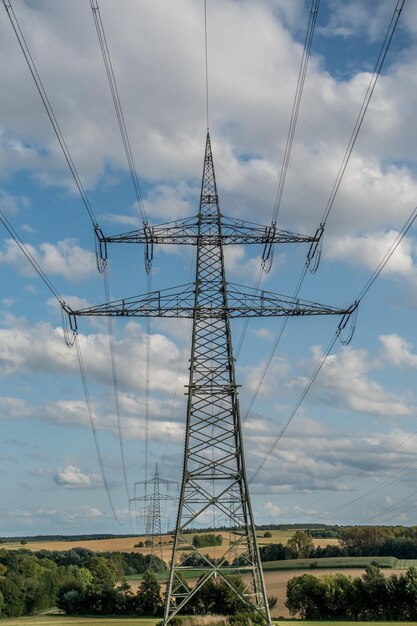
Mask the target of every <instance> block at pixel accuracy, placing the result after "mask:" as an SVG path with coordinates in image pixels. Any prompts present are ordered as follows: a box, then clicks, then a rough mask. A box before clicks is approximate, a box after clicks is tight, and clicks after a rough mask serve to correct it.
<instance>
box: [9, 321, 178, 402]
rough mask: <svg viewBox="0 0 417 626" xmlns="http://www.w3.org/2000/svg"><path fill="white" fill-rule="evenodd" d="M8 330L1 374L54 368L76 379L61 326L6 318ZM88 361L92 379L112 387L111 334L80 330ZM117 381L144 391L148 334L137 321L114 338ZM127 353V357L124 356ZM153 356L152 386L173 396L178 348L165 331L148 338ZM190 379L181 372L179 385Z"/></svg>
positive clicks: (73, 358) (74, 361)
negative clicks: (31, 323)
mask: <svg viewBox="0 0 417 626" xmlns="http://www.w3.org/2000/svg"><path fill="white" fill-rule="evenodd" d="M8 323H9V326H11V327H10V328H2V329H0V374H2V375H3V376H7V375H10V374H12V373H16V372H24V371H26V372H27V371H31V372H39V371H43V372H50V373H55V374H57V373H62V374H72V375H77V377H78V361H77V358H76V353H75V350H72V351H71V350H69V349H68V348H67V346H66V345H65V343H64V341H63V335H62V330H61V329H59V328H53V327H52V326H51V325H50V324H47V323H40V324H37V325H35V326H30V325H28V324H27V323H26V322H24V321H22V320H20V321H18V320H16V318H13V317H12V316H10V317H9V318H8ZM79 344H80V347H81V351H82V355H83V361H84V365H85V367H86V371H87V374H88V376H89V377H92V378H93V379H95V380H96V381H98V382H101V383H104V384H106V385H113V375H112V371H111V365H110V359H109V355H110V352H109V338H108V336H107V335H106V334H101V333H97V334H90V335H82V334H79ZM114 345H115V354H116V364H117V373H118V382H119V385H120V386H121V388H122V389H128V390H130V391H132V390H133V391H138V390H143V389H144V388H145V380H146V358H145V354H146V334H145V333H144V332H143V331H142V329H141V327H140V326H139V324H137V323H136V322H129V323H127V324H126V326H125V328H124V330H123V332H122V333H121V334H120V337H117V338H116V340H115V342H114ZM121 355H123V358H121ZM150 355H151V363H152V366H153V369H152V375H151V378H150V389H151V391H153V392H161V393H166V394H171V393H172V389H173V388H174V385H175V383H176V381H177V361H178V356H179V350H178V348H177V347H176V345H175V344H174V343H173V342H172V341H170V340H169V339H167V338H166V337H165V336H164V335H161V334H153V335H151V337H150ZM186 382H187V377H186V375H185V372H181V373H180V378H179V382H178V384H179V385H180V387H181V386H184V385H185V384H186Z"/></svg>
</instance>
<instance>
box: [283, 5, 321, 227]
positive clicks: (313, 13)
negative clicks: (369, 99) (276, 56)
mask: <svg viewBox="0 0 417 626" xmlns="http://www.w3.org/2000/svg"><path fill="white" fill-rule="evenodd" d="M319 5H320V0H312V3H311V8H310V17H309V21H308V26H307V32H306V37H305V41H304V49H303V56H302V59H301V65H300V70H299V74H298V81H297V88H296V91H295V97H294V103H293V107H292V111H291V120H290V126H289V129H288V135H287V142H286V145H285V151H284V158H283V160H282V167H281V173H280V177H279V183H278V189H277V194H276V197H275V204H274V211H273V217H272V224H276V221H277V219H278V213H279V209H280V206H281V200H282V194H283V191H284V186H285V180H286V177H287V171H288V165H289V162H290V158H291V150H292V145H293V142H294V134H295V129H296V126H297V121H298V113H299V111H300V105H301V99H302V96H303V89H304V83H305V78H306V73H307V66H308V62H309V59H310V53H311V44H312V41H313V35H314V30H315V26H316V20H317V14H318V11H319Z"/></svg>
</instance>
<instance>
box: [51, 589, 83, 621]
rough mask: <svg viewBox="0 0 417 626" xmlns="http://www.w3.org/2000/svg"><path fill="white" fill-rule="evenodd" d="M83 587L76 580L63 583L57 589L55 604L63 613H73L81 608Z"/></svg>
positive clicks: (78, 611)
mask: <svg viewBox="0 0 417 626" xmlns="http://www.w3.org/2000/svg"><path fill="white" fill-rule="evenodd" d="M83 592H84V587H83V585H82V584H81V583H80V582H78V581H72V582H69V583H65V584H64V585H62V587H61V588H60V589H59V591H58V595H57V600H56V605H57V607H58V608H59V609H61V611H64V613H68V614H69V615H74V614H77V613H80V612H81V611H82V608H83Z"/></svg>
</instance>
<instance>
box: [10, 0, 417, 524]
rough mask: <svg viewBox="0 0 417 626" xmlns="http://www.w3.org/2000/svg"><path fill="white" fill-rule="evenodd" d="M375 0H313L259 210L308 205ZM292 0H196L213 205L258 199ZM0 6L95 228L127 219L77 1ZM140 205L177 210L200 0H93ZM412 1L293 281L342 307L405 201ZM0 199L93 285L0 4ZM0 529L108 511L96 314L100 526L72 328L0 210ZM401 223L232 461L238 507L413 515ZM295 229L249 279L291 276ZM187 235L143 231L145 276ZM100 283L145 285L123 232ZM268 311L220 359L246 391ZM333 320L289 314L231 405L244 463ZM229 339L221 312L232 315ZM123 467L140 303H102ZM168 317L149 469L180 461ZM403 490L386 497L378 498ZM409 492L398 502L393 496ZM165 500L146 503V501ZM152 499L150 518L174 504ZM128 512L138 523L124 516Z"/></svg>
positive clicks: (192, 151) (136, 477)
mask: <svg viewBox="0 0 417 626" xmlns="http://www.w3.org/2000/svg"><path fill="white" fill-rule="evenodd" d="M395 4H396V3H395V2H394V1H393V0H383V1H381V2H379V3H377V8H375V3H373V2H367V1H365V0H349V1H345V2H341V1H339V0H328V1H324V0H322V2H321V6H320V11H319V15H318V19H317V27H316V32H315V36H314V40H313V46H312V56H311V59H310V64H309V68H308V73H307V79H306V83H305V88H304V95H303V100H302V104H301V109H300V116H299V124H298V127H297V130H296V134H295V140H294V146H293V152H292V157H291V162H290V167H289V171H288V176H287V184H286V187H285V190H284V195H283V200H282V205H281V211H280V216H279V220H278V225H279V226H280V227H281V228H285V229H290V230H295V231H297V232H302V233H308V234H310V233H313V232H314V231H315V229H316V228H317V226H318V224H319V222H320V219H321V216H322V214H323V211H324V208H325V206H326V203H327V200H328V197H329V195H330V192H331V189H332V186H333V182H334V180H335V177H336V175H337V171H338V168H339V166H340V163H341V160H342V158H343V154H344V151H345V149H346V146H347V144H348V141H349V138H350V134H351V131H352V128H353V125H354V123H355V120H356V116H357V114H358V111H359V108H360V106H361V103H362V100H363V98H364V95H365V92H366V88H367V85H368V83H369V80H370V72H372V68H373V66H374V64H375V61H376V57H377V54H378V52H379V49H380V46H381V43H382V40H383V37H384V35H385V32H386V29H387V26H388V22H389V20H390V18H391V15H392V12H393V10H394V7H395ZM309 5H310V3H309V2H303V1H301V0H255V1H254V0H252V1H250V2H249V1H239V2H238V1H232V0H217V1H216V0H209V2H208V3H207V6H208V36H209V57H208V58H209V84H210V92H209V95H210V98H209V101H210V130H211V137H212V146H213V152H214V159H215V161H214V162H215V168H216V176H217V182H218V191H219V196H220V204H221V208H222V211H223V212H224V214H226V215H230V216H233V217H240V218H242V219H247V220H251V221H256V222H260V223H265V224H268V223H270V221H271V218H272V212H273V207H274V201H275V195H276V189H277V184H278V179H279V172H280V166H281V161H282V156H283V150H284V147H285V141H286V134H287V129H288V124H289V119H290V114H291V105H292V99H293V95H294V90H295V86H296V80H297V75H298V68H299V64H300V60H301V54H302V43H303V40H304V33H305V29H306V25H307V19H308V11H309ZM13 6H14V9H15V12H16V15H17V16H18V18H19V21H20V23H21V27H22V30H23V32H24V33H25V36H26V38H27V42H28V45H29V47H30V49H31V52H32V54H33V57H34V59H35V61H36V64H37V68H38V71H39V73H40V75H41V77H42V80H43V83H44V86H45V89H46V91H47V93H48V96H49V98H50V101H51V103H52V106H53V108H54V111H55V114H56V117H57V119H58V121H59V124H60V127H61V130H62V132H63V135H64V137H65V140H66V142H67V144H68V147H69V149H70V152H71V155H72V158H73V160H74V162H75V164H76V167H77V170H78V172H79V174H80V176H81V178H82V180H83V184H84V185H85V188H86V190H87V194H88V197H89V199H90V202H91V205H92V207H93V210H94V213H95V214H96V216H97V219H98V222H99V224H100V226H101V228H102V230H103V231H104V232H105V233H106V234H115V233H119V232H124V231H126V230H130V229H133V228H136V227H139V226H140V214H139V211H138V208H137V206H136V204H135V196H134V193H133V188H132V185H131V181H130V177H129V172H128V169H127V166H126V161H125V157H124V153H123V147H122V142H121V139H120V136H119V131H118V127H117V121H116V116H115V114H114V110H113V108H112V107H113V105H112V101H111V98H110V93H109V88H108V85H107V82H106V76H105V72H104V67H103V62H102V59H101V54H100V49H99V45H98V40H97V36H96V33H95V28H94V22H93V18H92V15H91V9H90V3H89V2H88V1H87V0H74V1H73V2H71V3H68V2H65V1H64V0H54V1H53V2H52V1H51V0H42V1H38V2H36V3H34V2H30V1H26V2H24V1H22V0H15V1H14V2H13ZM100 9H101V15H102V20H103V23H104V27H105V29H106V35H107V38H108V45H109V48H110V51H111V55H112V62H113V67H114V71H115V74H116V79H117V82H118V87H119V93H120V98H121V102H122V106H123V110H124V114H125V119H126V125H127V128H128V131H129V137H130V141H131V145H132V150H133V154H134V158H135V162H136V166H137V170H138V174H139V178H140V182H141V187H142V192H143V197H144V202H145V207H146V211H147V214H148V217H149V219H150V222H151V223H153V224H156V223H160V222H166V221H170V220H172V219H175V218H176V217H185V216H188V215H193V214H195V213H196V212H197V210H198V195H199V185H200V180H201V170H202V161H203V153H204V142H205V125H206V118H205V76H204V13H203V2H202V1H200V0H198V1H197V0H171V1H170V2H167V1H166V0H165V1H163V0H153V1H152V2H147V1H144V0H143V1H142V0H141V1H140V2H133V0H132V1H131V0H125V2H124V3H123V7H121V6H120V3H114V2H110V1H109V0H100ZM416 37H417V8H416V7H415V5H414V4H413V3H411V2H408V3H406V6H405V9H404V12H403V15H402V16H401V19H400V23H399V27H398V29H397V32H396V34H395V37H394V41H393V44H392V47H391V49H390V51H389V54H388V57H387V62H386V65H385V66H384V70H383V73H382V76H381V77H380V80H379V82H378V84H377V87H376V89H375V92H374V96H373V98H372V101H371V104H370V106H369V110H368V113H367V115H366V118H365V121H364V124H363V127H362V129H361V133H360V136H359V139H358V141H357V143H356V146H355V149H354V151H353V154H352V157H351V159H350V162H349V165H348V168H347V170H346V173H345V176H344V178H343V182H342V185H341V187H340V190H339V193H338V194H337V196H336V200H335V203H334V206H333V209H332V211H331V214H330V217H329V220H328V224H327V227H326V233H325V237H324V246H323V256H322V262H321V265H320V268H319V271H318V272H317V273H316V274H315V275H314V276H308V277H307V279H306V281H305V283H304V285H303V288H302V292H301V294H300V295H301V297H303V298H305V299H311V300H314V301H317V302H323V303H326V304H332V305H335V306H340V307H345V306H349V305H350V304H351V303H352V301H353V300H354V299H355V297H356V295H357V294H358V292H359V291H360V290H361V288H362V287H363V285H364V283H365V282H366V280H367V279H368V277H369V276H370V274H371V273H372V271H373V270H374V269H375V267H376V266H377V264H378V263H379V261H380V259H381V258H382V257H383V255H384V254H385V252H386V250H387V249H388V248H389V246H390V244H391V242H392V241H393V240H394V238H395V236H396V234H397V232H398V230H399V229H400V228H401V227H402V225H403V223H404V222H405V220H406V219H407V217H408V216H409V214H410V213H411V211H412V210H413V208H414V206H415V205H416V203H417V174H416V157H415V145H416V140H417V137H416V133H417V131H416V127H415V112H416V106H417V96H416V94H417V90H416V88H415V84H414V83H415V77H416V76H417V72H416V69H417V67H416V60H415V59H416V54H415V51H416V43H417V39H416ZM0 52H1V58H2V60H3V62H2V64H1V67H0V75H1V84H2V89H1V93H0V207H1V210H2V211H3V212H4V213H5V214H6V215H7V218H8V219H9V220H10V222H11V223H12V224H13V226H14V227H15V229H16V230H17V231H18V233H19V234H20V236H21V238H22V239H23V240H24V241H25V243H26V244H27V245H28V246H30V249H31V251H32V253H33V254H34V256H35V257H36V258H37V260H38V261H39V263H40V264H41V265H42V267H43V268H44V270H45V271H46V273H47V274H48V276H49V277H50V278H51V280H52V282H53V283H54V285H55V286H56V288H57V289H58V291H59V292H60V293H61V294H62V295H63V297H64V298H65V299H66V300H67V301H68V302H70V303H72V304H74V306H78V304H80V303H81V304H84V303H85V304H90V305H93V304H99V303H101V302H103V301H104V287H103V280H102V277H101V276H100V275H99V274H98V272H97V270H96V266H95V258H94V237H93V232H92V228H91V222H90V220H89V218H88V215H87V213H86V211H85V209H84V207H83V205H82V202H81V200H80V197H79V196H78V195H77V193H76V192H75V190H74V184H73V182H72V179H71V177H70V174H69V171H68V168H67V165H66V163H65V160H64V157H63V155H62V153H61V152H60V149H59V146H58V144H57V141H56V139H55V136H54V134H53V130H52V128H51V125H50V123H49V120H48V119H47V117H46V114H45V111H44V110H43V108H42V105H41V102H40V99H39V96H38V94H37V92H36V89H35V86H34V84H33V82H32V79H31V77H30V75H29V72H28V69H27V67H26V65H25V61H24V58H23V56H22V54H21V51H20V49H19V47H18V44H17V41H16V39H15V36H14V34H13V32H12V29H11V26H10V23H9V20H8V18H7V14H6V11H4V10H3V11H2V12H0ZM0 233H1V240H0V278H1V283H0V284H1V285H2V289H1V294H0V376H1V387H0V407H1V410H0V420H1V430H0V535H18V534H35V533H43V534H46V533H52V532H61V533H76V532H130V531H131V524H130V521H129V515H128V500H127V496H126V492H125V488H124V484H123V472H122V466H121V460H120V444H119V440H118V436H117V420H116V416H115V410H114V396H113V385H112V372H111V367H110V353H109V342H108V335H107V325H106V322H105V321H103V320H94V319H86V318H84V319H82V320H80V322H79V338H80V345H81V348H82V352H83V358H84V361H85V365H86V371H87V376H88V382H89V386H90V391H91V398H92V402H93V407H94V414H95V420H96V425H97V432H98V437H99V441H100V446H101V450H102V455H103V458H104V464H105V469H106V474H107V477H108V481H109V484H110V491H111V494H112V499H113V502H114V505H115V508H116V510H117V511H118V515H119V517H120V519H121V520H122V522H123V525H122V526H120V525H119V524H118V523H117V522H116V521H115V519H114V517H113V515H112V513H111V510H110V507H109V504H108V501H107V497H106V494H105V491H104V489H103V484H102V478H101V475H100V468H99V465H98V461H97V457H96V452H95V448H94V441H93V436H92V433H91V429H90V424H89V418H88V413H87V410H86V407H85V402H84V396H83V389H82V386H81V381H80V374H79V370H78V365H77V359H76V353H75V350H74V349H72V350H70V349H68V348H67V346H66V345H65V343H64V341H63V338H62V330H61V317H60V313H59V309H58V307H57V305H56V302H54V300H53V298H52V297H51V294H50V293H49V292H48V291H47V290H46V288H45V287H44V285H43V283H42V282H41V281H40V280H39V278H38V277H37V276H36V275H34V274H33V272H32V271H31V269H30V267H29V266H28V264H27V261H26V260H25V258H24V257H23V256H22V254H21V252H20V251H19V250H18V249H17V248H16V246H15V245H14V244H13V242H11V241H10V237H9V236H8V234H7V232H6V231H5V230H3V231H0ZM416 250H417V248H416V233H415V230H413V229H412V230H411V231H410V232H409V233H408V235H407V237H406V238H405V240H404V241H403V243H402V245H401V246H400V248H399V249H398V250H397V252H396V253H395V255H394V256H393V257H392V259H391V260H390V262H389V264H388V265H387V267H386V269H385V271H384V273H383V274H382V275H381V276H380V278H379V279H378V280H377V282H376V283H375V285H374V287H373V288H372V290H371V291H370V292H369V294H368V296H367V298H366V299H364V301H363V302H362V304H361V306H360V310H359V315H358V321H357V328H356V332H355V336H354V338H353V341H352V343H351V344H350V345H349V346H348V347H342V346H341V345H340V344H336V346H335V348H334V349H333V350H332V352H331V355H330V357H329V358H328V360H327V362H326V364H325V366H324V367H323V369H322V371H321V373H320V376H319V377H318V379H317V381H316V383H315V384H314V386H313V387H312V389H311V392H310V394H309V395H308V397H307V399H306V400H305V402H303V404H302V405H301V407H300V409H299V411H298V412H297V414H296V416H295V417H294V419H293V421H292V422H291V424H290V426H289V428H288V429H287V431H286V433H285V436H284V437H283V438H282V439H281V441H280V442H279V445H278V446H277V447H276V449H275V450H274V452H273V454H272V455H271V457H270V458H269V460H268V462H267V463H266V464H265V466H264V468H263V470H262V471H261V472H260V473H259V474H258V475H257V477H256V479H255V480H254V481H253V483H252V492H253V500H254V510H255V515H256V519H257V521H258V522H259V523H261V522H263V523H290V522H317V521H323V522H327V523H342V524H361V523H365V522H367V521H368V520H369V521H370V522H371V523H404V524H415V523H417V501H416V500H415V498H414V495H413V490H414V487H413V485H414V484H415V472H416V470H417V458H416V457H415V451H416V444H417V435H416V436H415V435H414V431H415V430H417V426H416V424H417V422H416V419H415V417H416V405H417V399H416V394H415V380H416V376H417V337H416V332H415V313H416V307H417V298H416V296H415V288H416V286H417V265H416V263H417V261H416ZM306 252H307V248H306V247H305V246H303V245H298V246H291V245H289V246H280V247H276V249H275V260H274V265H273V268H272V271H271V272H270V274H268V275H267V276H266V277H265V278H264V281H263V286H264V287H265V288H266V289H270V290H271V291H275V292H277V293H283V294H288V295H290V294H291V293H292V292H293V290H294V286H295V284H296V281H297V279H298V276H299V274H300V272H301V269H302V267H303V264H304V261H305V254H306ZM261 253H262V250H261V249H258V248H255V247H254V248H251V249H247V248H246V249H243V248H241V247H234V248H233V249H232V247H229V248H228V250H227V270H228V276H229V280H230V281H232V282H235V283H241V284H247V285H253V284H254V283H255V280H256V276H257V273H258V270H259V266H260V255H261ZM192 260H193V254H192V250H188V249H167V248H165V249H161V250H157V251H156V255H155V260H154V267H153V277H152V282H153V287H154V289H160V288H161V289H162V288H165V287H168V286H174V285H179V284H183V283H186V282H188V281H189V280H190V267H192ZM109 275H110V292H111V296H112V297H114V298H121V297H125V296H130V295H135V294H139V293H144V292H146V288H147V287H146V275H145V272H144V266H143V250H141V249H140V248H139V246H116V245H115V246H111V247H110V250H109ZM279 325H280V322H279V320H265V319H261V320H256V321H251V322H250V324H249V327H248V330H247V333H246V335H245V339H244V343H243V346H242V350H241V352H240V354H239V358H238V360H237V378H238V382H239V383H240V384H242V388H241V396H240V397H241V406H242V414H243V415H245V414H246V409H247V406H248V403H249V402H250V399H251V397H252V394H253V392H254V390H256V388H257V385H258V380H259V377H260V375H261V373H262V370H263V367H264V364H265V362H266V360H267V359H268V356H269V354H270V349H271V345H272V343H273V341H274V338H275V336H276V333H277V331H278V329H279ZM336 327H337V319H336V318H317V319H307V318H306V319H293V320H290V321H289V323H288V325H287V327H286V329H285V333H284V335H283V338H282V340H281V342H280V345H279V348H278V350H277V352H276V354H275V356H274V358H273V360H272V363H271V366H270V368H269V370H268V373H267V376H266V378H265V381H264V384H263V385H262V387H261V389H260V391H259V393H258V395H257V398H256V401H255V403H254V405H253V407H252V411H251V413H250V416H249V417H248V419H247V422H246V424H245V430H244V434H245V445H246V458H247V465H248V473H249V476H251V474H252V472H253V471H254V469H255V468H256V467H257V466H258V464H259V463H260V462H261V461H262V460H263V458H264V456H265V454H266V452H267V450H268V449H269V447H270V445H271V443H272V441H273V439H274V438H275V436H276V435H277V434H278V432H279V430H280V428H281V426H282V424H283V423H284V422H285V421H286V419H287V417H288V415H289V414H290V412H291V410H292V407H293V406H294V405H295V403H296V402H297V399H298V397H299V395H300V394H301V393H302V391H303V388H304V386H305V384H306V383H307V382H308V380H309V377H310V376H311V374H312V372H313V371H314V368H315V366H316V365H317V363H318V361H319V359H320V358H321V355H322V354H323V353H324V351H325V350H326V347H327V345H328V343H329V341H330V339H331V338H332V336H333V334H334V332H335V329H336ZM232 329H233V335H234V341H235V345H236V344H237V342H238V340H239V336H240V332H241V329H242V323H241V322H238V321H236V322H234V323H233V328H232ZM114 331H115V352H116V361H117V374H118V380H119V383H120V385H119V387H120V389H119V391H120V408H121V423H122V431H123V443H124V450H125V455H126V462H127V475H128V481H129V489H130V491H131V493H132V494H133V484H134V483H135V482H137V481H141V480H143V479H144V465H145V463H144V458H145V419H144V407H145V373H146V372H145V370H146V367H145V361H146V358H145V354H146V332H147V331H146V322H145V320H129V321H128V322H119V321H117V323H116V322H115V324H114ZM189 331H190V325H189V323H187V322H184V321H181V320H153V321H152V323H151V326H150V346H151V362H152V371H151V380H150V391H151V393H150V415H151V421H150V425H149V433H150V437H149V444H148V445H149V467H150V469H149V473H150V474H151V473H152V470H153V464H154V462H155V461H158V464H159V471H160V474H161V476H163V477H167V478H170V479H171V480H178V481H179V480H180V478H181V469H182V450H183V437H184V425H185V396H184V393H183V392H184V388H183V386H184V384H186V383H187V365H188V358H189V354H188V351H189ZM407 496H409V499H407V500H405V501H404V502H403V504H402V506H400V507H399V508H396V507H395V504H396V502H398V501H399V500H401V499H402V498H405V497H407ZM414 505H415V507H416V508H413V506H414ZM165 513H166V518H165ZM165 513H164V519H165V521H166V523H167V524H171V525H172V519H173V512H172V510H171V511H170V510H168V508H167V510H166V511H165ZM132 523H133V529H134V531H135V532H136V531H138V532H139V531H141V530H142V529H141V528H140V526H137V525H136V520H135V516H134V515H133V522H132Z"/></svg>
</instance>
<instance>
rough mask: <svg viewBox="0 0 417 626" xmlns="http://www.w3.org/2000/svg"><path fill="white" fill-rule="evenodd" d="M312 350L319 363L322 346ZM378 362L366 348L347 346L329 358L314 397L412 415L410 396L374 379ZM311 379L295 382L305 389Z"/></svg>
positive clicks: (361, 408) (355, 408)
mask: <svg viewBox="0 0 417 626" xmlns="http://www.w3.org/2000/svg"><path fill="white" fill-rule="evenodd" d="M312 352H313V356H314V363H316V364H317V363H319V361H320V360H321V359H322V357H323V353H322V350H321V348H320V347H319V346H315V347H313V348H312ZM376 365H377V363H376V362H375V361H374V359H373V358H372V357H371V356H370V355H369V353H368V352H367V351H366V350H364V349H354V348H351V347H345V348H343V349H342V350H341V351H340V352H339V353H338V354H331V355H330V356H329V357H328V358H327V360H326V361H325V363H324V365H323V367H322V369H321V372H320V375H319V377H318V378H317V381H316V383H315V385H314V387H313V388H312V390H311V391H310V397H311V398H312V399H314V400H315V401H320V402H325V403H328V404H330V405H332V406H335V407H344V408H347V409H349V410H351V411H355V412H358V413H368V414H370V415H376V416H380V417H403V416H407V415H412V414H413V412H414V408H413V407H412V406H411V404H410V399H409V398H407V397H402V396H400V395H397V394H395V393H391V392H388V391H385V389H384V388H383V386H382V385H381V384H379V383H378V382H376V381H375V380H372V379H371V378H370V376H369V373H370V371H371V370H372V369H373V368H375V367H376ZM308 380H309V379H308V378H304V377H302V378H299V379H297V380H296V381H295V383H294V384H295V386H296V387H298V388H300V389H301V388H304V386H305V385H306V384H307V382H308Z"/></svg>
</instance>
